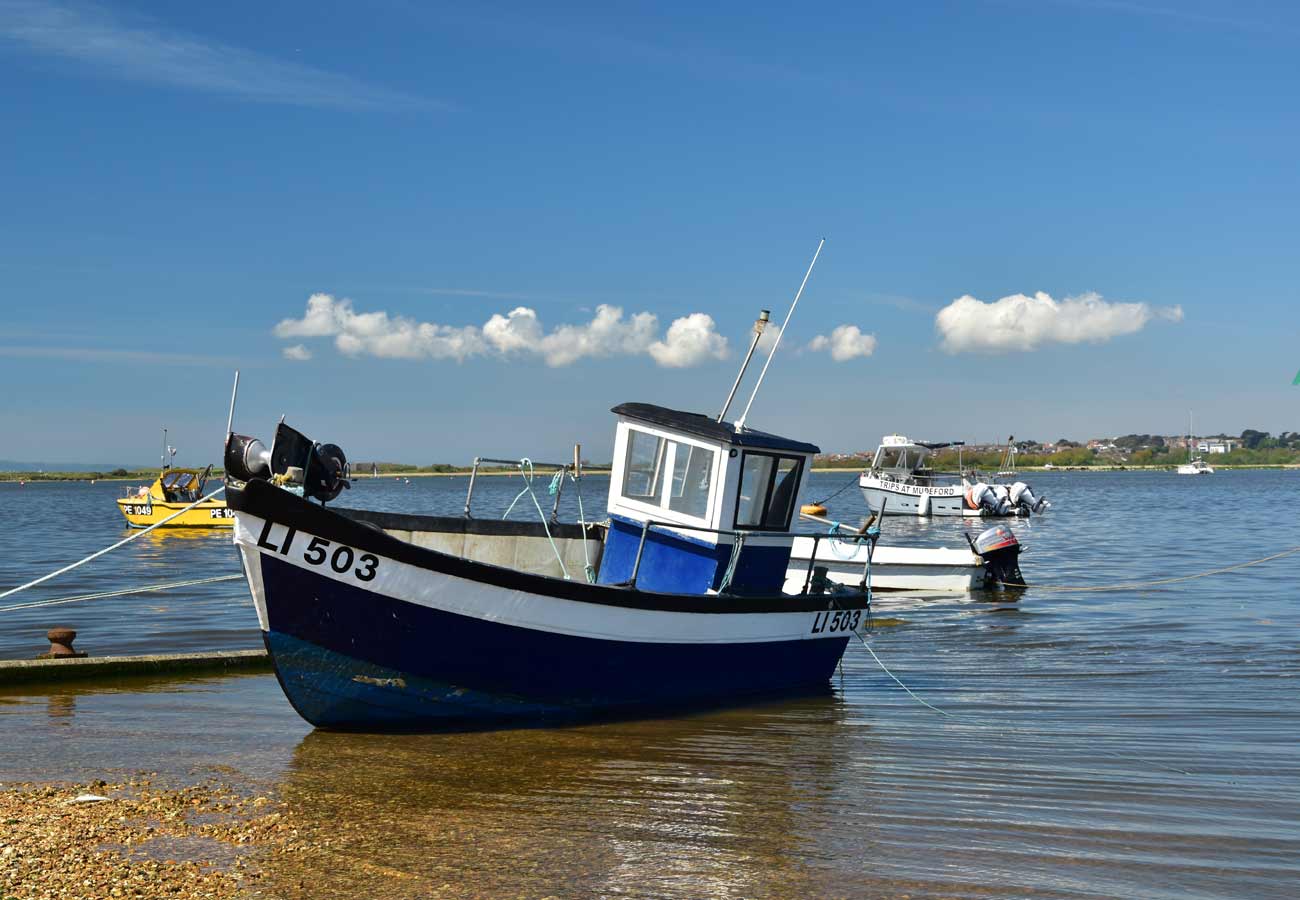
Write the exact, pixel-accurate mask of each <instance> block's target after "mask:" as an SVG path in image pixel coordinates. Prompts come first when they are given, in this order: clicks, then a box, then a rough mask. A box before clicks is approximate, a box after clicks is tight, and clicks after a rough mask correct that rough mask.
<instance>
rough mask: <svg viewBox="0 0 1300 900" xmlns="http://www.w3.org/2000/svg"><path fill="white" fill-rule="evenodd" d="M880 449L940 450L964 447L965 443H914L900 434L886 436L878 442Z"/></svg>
mask: <svg viewBox="0 0 1300 900" xmlns="http://www.w3.org/2000/svg"><path fill="white" fill-rule="evenodd" d="M880 446H881V447H889V448H890V449H894V448H897V447H922V448H924V449H926V450H942V449H943V448H944V447H965V446H966V442H965V441H914V440H911V439H910V438H907V437H904V436H903V435H901V434H887V435H885V437H884V438H883V439H882V440H881V442H880Z"/></svg>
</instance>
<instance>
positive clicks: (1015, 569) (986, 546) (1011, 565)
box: [966, 525, 1025, 588]
mask: <svg viewBox="0 0 1300 900" xmlns="http://www.w3.org/2000/svg"><path fill="white" fill-rule="evenodd" d="M966 540H967V541H969V542H970V549H971V552H972V553H974V554H976V555H977V556H979V557H980V558H981V559H982V560H984V572H985V574H986V576H987V579H986V583H987V584H989V585H991V586H995V587H1010V588H1016V587H1024V586H1025V576H1023V575H1021V574H1020V541H1019V540H1018V539H1017V538H1016V534H1015V532H1014V531H1012V530H1011V529H1010V528H1008V527H1007V526H1006V525H994V526H993V527H992V528H989V529H986V530H985V531H984V532H983V533H981V534H980V536H979V537H977V538H976V539H975V540H973V541H972V540H971V539H970V535H967V536H966Z"/></svg>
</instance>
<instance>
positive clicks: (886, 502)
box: [858, 475, 980, 518]
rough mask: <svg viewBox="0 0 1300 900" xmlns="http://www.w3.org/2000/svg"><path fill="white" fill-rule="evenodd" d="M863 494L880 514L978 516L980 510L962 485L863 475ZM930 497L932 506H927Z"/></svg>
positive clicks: (859, 482) (859, 484) (861, 483)
mask: <svg viewBox="0 0 1300 900" xmlns="http://www.w3.org/2000/svg"><path fill="white" fill-rule="evenodd" d="M858 486H859V487H860V488H861V489H862V497H863V499H864V500H866V502H867V506H869V507H870V508H871V511H872V512H874V513H877V514H879V513H880V512H881V510H882V509H883V510H884V514H885V515H887V516H904V515H906V516H917V515H931V516H973V517H976V518H978V517H979V516H980V511H979V510H977V509H968V508H967V507H966V499H965V496H964V492H963V490H962V488H961V486H960V485H937V486H933V487H931V486H924V485H915V484H906V483H903V482H897V481H890V482H886V481H884V480H883V479H880V478H873V477H871V476H870V475H863V476H862V477H861V478H860V479H859V480H858ZM923 498H928V501H929V508H928V510H927V509H925V500H924V499H923Z"/></svg>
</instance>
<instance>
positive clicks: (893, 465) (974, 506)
mask: <svg viewBox="0 0 1300 900" xmlns="http://www.w3.org/2000/svg"><path fill="white" fill-rule="evenodd" d="M962 446H964V442H962V441H944V442H940V443H935V442H924V441H912V440H909V439H908V438H907V437H905V436H904V435H901V434H889V435H886V436H885V437H884V438H883V439H882V440H881V442H880V446H879V447H877V448H876V455H875V456H874V457H872V460H871V468H869V469H868V470H867V471H865V472H863V473H862V475H861V476H859V478H858V486H859V487H860V488H861V489H862V496H863V497H864V498H865V499H866V501H867V506H869V507H870V508H871V511H872V512H874V513H876V514H877V515H894V516H897V515H916V516H1028V515H1030V514H1031V513H1041V512H1043V511H1044V510H1046V509H1047V508H1048V506H1049V504H1048V502H1047V500H1046V499H1044V498H1042V497H1037V496H1035V495H1034V492H1033V490H1032V489H1031V488H1030V487H1029V485H1027V484H1025V483H1024V482H1023V481H1017V482H1014V483H1012V484H999V483H997V482H985V481H980V480H977V479H973V478H972V477H971V475H970V474H969V473H967V472H965V471H961V472H936V471H934V470H933V469H931V468H930V466H929V457H930V455H931V453H933V452H934V451H935V450H942V449H944V448H946V447H958V448H960V447H962ZM959 467H960V466H959Z"/></svg>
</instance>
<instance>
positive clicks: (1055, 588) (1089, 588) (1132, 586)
mask: <svg viewBox="0 0 1300 900" xmlns="http://www.w3.org/2000/svg"><path fill="white" fill-rule="evenodd" d="M1293 553H1300V547H1292V548H1291V549H1290V550H1283V551H1281V552H1280V553H1274V554H1272V555H1270V556H1262V557H1260V558H1259V559H1252V560H1251V561H1250V562H1244V563H1237V564H1236V565H1232V566H1224V567H1223V568H1221V569H1210V570H1209V571H1208V572H1197V573H1196V574H1195V575H1177V576H1175V577H1173V578H1159V579H1156V580H1155V581H1129V582H1123V583H1121V584H1098V585H1073V584H1018V583H1015V582H1005V585H1006V586H1007V587H1014V588H1029V589H1032V590H1035V591H1051V592H1053V593H1058V594H1064V593H1085V592H1098V591H1131V590H1140V589H1143V588H1150V587H1159V586H1160V585H1162V584H1177V583H1179V582H1183V581H1195V580H1196V579H1198V578H1209V577H1210V576H1211V575H1222V574H1224V573H1225V572H1236V571H1237V570H1239V569H1249V568H1250V567H1251V566H1258V565H1261V564H1262V563H1266V562H1272V561H1273V560H1275V559H1281V558H1282V557H1284V556H1290V555H1291V554H1293Z"/></svg>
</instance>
